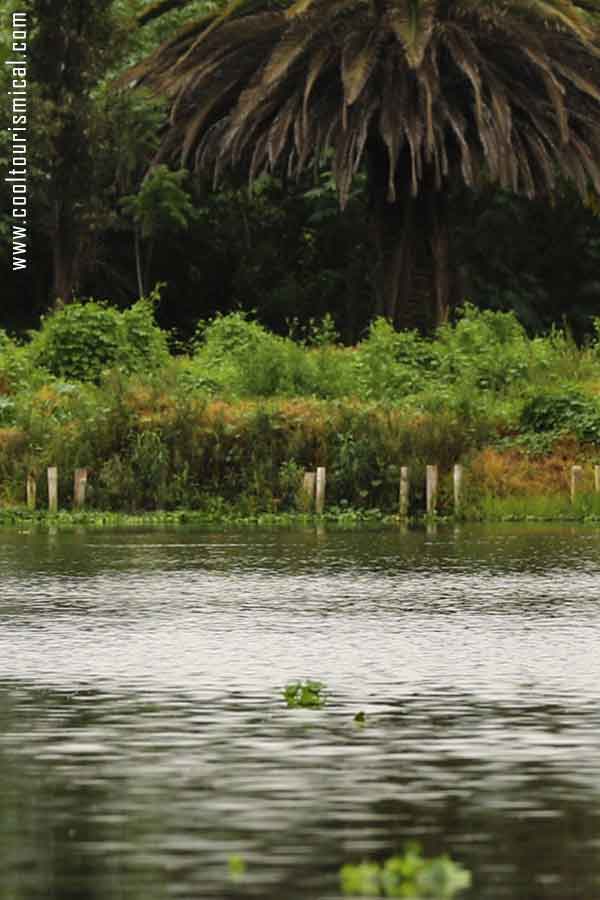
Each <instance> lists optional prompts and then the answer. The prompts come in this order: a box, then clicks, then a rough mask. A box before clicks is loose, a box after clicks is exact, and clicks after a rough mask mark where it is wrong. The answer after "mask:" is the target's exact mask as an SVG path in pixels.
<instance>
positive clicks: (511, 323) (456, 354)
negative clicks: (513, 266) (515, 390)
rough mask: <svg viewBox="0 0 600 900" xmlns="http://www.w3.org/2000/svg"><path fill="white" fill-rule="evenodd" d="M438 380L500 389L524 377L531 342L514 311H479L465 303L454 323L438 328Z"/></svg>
mask: <svg viewBox="0 0 600 900" xmlns="http://www.w3.org/2000/svg"><path fill="white" fill-rule="evenodd" d="M432 348H433V350H434V353H435V356H436V359H437V369H438V374H439V377H440V379H441V380H443V381H446V382H458V381H467V382H469V383H471V384H472V385H474V386H475V387H477V388H479V389H485V390H489V389H492V390H496V391H498V390H502V389H503V388H506V387H507V386H509V385H511V384H514V383H516V382H518V381H522V380H523V379H526V377H527V373H528V369H529V365H530V355H531V354H530V341H529V339H528V337H527V335H526V333H525V330H524V329H523V327H522V326H521V325H520V323H519V322H518V320H517V317H516V316H515V315H514V313H502V312H492V311H491V310H483V311H482V310H478V309H477V308H476V307H474V306H472V305H471V304H469V303H467V304H465V306H464V307H463V308H462V310H461V313H460V317H459V319H458V321H457V322H456V323H455V324H447V325H443V326H442V327H441V328H439V329H438V331H437V334H436V339H435V341H433V343H432Z"/></svg>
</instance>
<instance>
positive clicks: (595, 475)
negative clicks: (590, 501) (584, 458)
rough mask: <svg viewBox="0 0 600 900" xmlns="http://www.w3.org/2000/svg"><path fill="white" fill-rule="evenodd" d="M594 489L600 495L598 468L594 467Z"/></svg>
mask: <svg viewBox="0 0 600 900" xmlns="http://www.w3.org/2000/svg"><path fill="white" fill-rule="evenodd" d="M594 488H595V490H596V493H597V494H600V466H594Z"/></svg>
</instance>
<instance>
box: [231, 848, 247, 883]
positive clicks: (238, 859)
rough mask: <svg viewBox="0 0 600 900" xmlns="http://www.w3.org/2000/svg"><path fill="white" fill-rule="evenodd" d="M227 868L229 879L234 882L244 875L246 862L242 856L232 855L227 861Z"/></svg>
mask: <svg viewBox="0 0 600 900" xmlns="http://www.w3.org/2000/svg"><path fill="white" fill-rule="evenodd" d="M227 868H228V869H229V877H230V878H232V879H233V880H234V881H238V880H239V879H240V878H243V876H244V875H245V874H246V861H245V859H244V857H243V856H240V855H239V854H238V853H233V854H232V855H231V856H230V857H229V859H228V860H227Z"/></svg>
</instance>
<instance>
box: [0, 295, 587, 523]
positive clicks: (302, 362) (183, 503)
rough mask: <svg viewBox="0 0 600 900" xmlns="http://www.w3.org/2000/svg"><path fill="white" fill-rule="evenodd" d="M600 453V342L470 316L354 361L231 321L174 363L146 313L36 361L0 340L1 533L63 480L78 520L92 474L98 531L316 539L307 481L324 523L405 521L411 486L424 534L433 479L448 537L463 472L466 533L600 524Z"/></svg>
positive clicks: (83, 332)
mask: <svg viewBox="0 0 600 900" xmlns="http://www.w3.org/2000/svg"><path fill="white" fill-rule="evenodd" d="M105 319H106V322H105V321H104V320H105ZM107 323H108V324H110V325H111V328H112V329H113V331H110V329H108V324H107ZM323 328H324V326H323ZM103 329H105V332H103ZM113 332H114V335H116V337H114V335H113ZM99 334H102V335H103V339H102V341H100V340H99V338H98V335H99ZM111 335H113V337H111ZM111 341H113V344H114V346H113V344H111ZM599 446H600V343H599V342H598V341H595V342H593V343H591V344H590V345H589V346H587V347H583V348H578V347H577V346H575V345H574V344H573V342H572V341H571V340H570V338H569V337H568V335H566V334H563V333H559V332H554V333H553V334H551V335H549V336H547V337H544V338H533V339H531V338H529V337H528V336H527V335H526V333H525V332H524V330H523V329H522V327H521V326H520V325H519V323H518V322H517V320H516V319H515V317H514V316H512V315H509V314H504V313H491V312H478V311H477V310H474V309H473V308H472V307H467V308H466V309H465V310H464V311H463V313H462V315H461V316H460V317H459V318H458V319H457V321H456V322H455V323H454V324H452V325H447V326H444V327H443V328H440V329H439V330H438V332H437V334H436V335H435V337H434V338H433V339H426V338H424V337H422V336H420V335H418V334H416V333H414V332H404V333H397V332H394V331H393V329H391V327H390V326H389V325H388V324H387V323H386V322H384V321H383V320H379V321H377V322H375V323H374V324H373V326H372V328H371V331H370V333H369V335H368V336H367V337H366V338H365V340H364V341H363V342H362V343H361V344H359V345H358V346H357V347H342V346H340V345H338V344H336V343H335V339H334V337H332V335H331V333H330V332H327V330H326V329H325V330H322V331H321V332H319V333H318V334H317V337H316V338H314V337H313V340H312V343H307V342H304V343H297V342H294V341H291V340H290V339H287V338H282V337H279V336H277V335H273V334H270V333H269V332H267V331H266V330H265V329H264V328H262V327H261V326H260V325H258V324H257V323H255V322H250V321H248V320H247V318H245V317H244V316H242V315H241V314H239V313H234V314H232V315H230V316H224V317H220V318H218V319H216V320H215V321H214V322H213V323H210V324H209V325H206V324H205V325H203V328H202V331H201V335H200V337H199V338H198V342H197V344H196V345H195V346H194V347H192V348H190V350H189V352H188V353H187V354H179V355H178V356H173V355H171V354H170V353H169V351H168V348H167V336H166V335H165V334H164V333H162V332H160V330H159V329H157V327H156V325H155V324H154V322H153V318H152V308H151V306H150V305H149V304H147V303H141V304H137V305H136V307H134V308H132V310H128V311H127V312H125V313H118V312H116V311H115V310H108V309H106V308H104V307H102V306H100V305H98V304H94V303H88V304H73V305H71V306H69V307H67V308H65V310H64V311H63V312H61V313H58V314H56V315H55V316H53V317H52V318H51V319H50V320H48V321H47V322H45V323H44V325H43V327H42V329H41V331H40V332H39V333H38V334H36V335H35V336H34V338H33V339H32V340H31V341H30V342H29V343H28V344H25V345H19V344H17V343H16V342H15V341H13V340H11V339H10V338H8V337H7V336H5V335H4V336H3V335H1V334H0V508H1V509H4V510H6V511H7V512H5V513H3V514H2V515H4V517H5V518H7V519H10V517H11V516H13V517H14V514H13V512H11V510H15V509H19V508H21V507H22V506H24V504H25V503H26V499H27V497H28V494H27V485H28V484H29V502H30V503H31V504H32V506H35V507H36V508H37V509H39V510H46V509H48V506H49V496H48V495H49V489H48V477H47V470H48V468H52V469H56V470H57V471H56V485H57V494H58V508H59V509H67V510H68V509H72V508H73V506H74V500H75V499H76V498H75V494H76V491H75V489H74V474H75V471H76V470H77V469H79V470H82V469H84V470H85V472H86V476H87V484H86V497H85V507H86V510H89V513H86V515H89V516H90V517H92V518H93V517H94V516H100V519H101V520H103V519H104V518H106V516H107V515H109V514H116V515H118V516H125V517H126V516H127V515H132V516H133V517H134V519H137V517H138V516H139V515H141V514H144V517H145V520H146V521H150V520H151V519H152V517H154V516H158V517H159V518H160V519H161V521H164V518H162V517H164V516H174V517H175V518H176V519H178V518H181V517H183V518H184V519H185V518H189V517H190V516H191V517H195V518H197V519H198V520H202V521H208V522H211V521H222V522H224V521H228V520H234V521H236V522H245V521H248V522H251V523H255V522H257V521H261V522H262V521H273V522H279V521H282V522H284V523H287V522H288V521H297V520H299V521H302V517H303V516H307V515H309V514H310V513H311V512H312V511H313V509H314V507H312V502H311V500H310V498H308V497H307V495H306V492H305V491H304V490H303V483H304V476H305V474H306V473H307V472H314V471H315V470H316V469H317V468H318V467H325V468H326V499H325V514H326V519H329V520H331V521H333V520H335V521H338V520H339V521H342V522H354V521H358V522H363V521H367V520H369V521H370V520H377V519H378V517H379V518H380V519H381V520H382V521H385V520H387V519H388V518H389V519H390V520H391V521H394V517H395V516H397V515H398V513H399V486H400V478H401V470H402V469H403V468H404V467H407V468H408V477H409V482H410V496H409V500H408V506H407V513H408V518H409V519H410V520H417V521H418V520H420V519H421V518H422V517H423V516H424V513H425V510H426V490H425V473H426V468H427V467H428V466H431V465H435V466H437V467H438V473H439V482H438V491H437V506H436V508H437V514H438V516H439V517H440V518H441V519H444V518H450V519H451V518H452V517H453V516H454V515H455V512H456V510H455V504H454V483H453V472H454V467H455V466H456V465H457V464H458V465H461V466H462V467H463V473H464V477H463V492H462V496H461V503H460V518H463V519H467V520H470V521H481V520H485V521H492V520H505V521H516V520H527V519H531V518H534V519H540V520H552V519H555V520H593V519H594V517H596V516H598V515H600V504H599V503H598V501H597V499H596V495H595V493H594V491H595V479H594V466H596V465H598V464H599V463H600V452H599V449H598V448H599ZM575 465H577V466H581V477H580V478H579V479H578V484H577V490H578V497H577V499H576V503H575V505H573V504H571V502H570V489H571V488H570V478H571V472H572V468H573V466H575ZM53 484H54V482H53ZM34 491H35V495H36V496H35V502H34V498H33V493H34ZM161 510H164V511H165V512H164V513H163V512H159V511H161ZM178 510H185V511H187V510H189V511H190V512H189V513H188V512H183V513H180V512H177V511H178ZM19 515H20V514H19ZM36 515H37V514H36ZM42 518H43V516H42ZM34 520H35V517H34Z"/></svg>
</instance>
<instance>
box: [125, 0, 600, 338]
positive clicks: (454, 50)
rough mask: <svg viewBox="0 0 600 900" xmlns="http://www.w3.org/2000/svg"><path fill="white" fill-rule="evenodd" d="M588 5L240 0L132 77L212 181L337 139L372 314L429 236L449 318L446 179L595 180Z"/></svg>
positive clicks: (524, 185)
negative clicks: (366, 231) (364, 176)
mask: <svg viewBox="0 0 600 900" xmlns="http://www.w3.org/2000/svg"><path fill="white" fill-rule="evenodd" d="M176 2H177V5H181V2H180V0H179V2H178V0H176ZM585 2H586V0H290V2H286V0H280V2H277V0H233V2H232V3H231V4H230V6H229V7H228V8H227V9H226V10H225V12H224V13H221V14H214V15H212V16H209V17H207V18H205V19H204V20H202V21H200V22H195V23H192V24H189V25H187V26H186V27H185V28H184V29H183V30H182V31H180V32H179V33H178V34H177V35H176V36H175V37H173V38H172V39H171V40H169V41H168V42H167V43H165V44H164V45H163V46H162V47H161V48H159V50H158V51H157V52H156V53H155V54H154V55H153V56H152V57H150V58H149V59H148V60H146V61H144V62H143V63H142V64H141V65H139V66H138V67H136V69H134V70H133V71H132V72H131V73H130V76H129V79H130V81H131V80H136V81H137V82H142V83H146V84H148V85H150V86H151V87H153V88H154V89H156V90H158V91H161V92H163V93H164V94H165V95H166V96H167V97H168V98H169V101H170V125H169V128H168V130H167V132H166V134H165V137H164V141H163V145H162V150H161V159H167V158H172V157H178V158H179V159H180V161H181V162H182V163H183V164H185V165H188V166H190V167H192V168H195V169H204V170H206V169H209V170H211V171H212V172H213V173H214V177H215V180H218V179H219V176H220V175H221V173H222V172H223V171H224V170H225V169H226V168H227V167H236V168H241V169H243V170H245V171H246V172H247V174H248V176H249V178H250V179H251V180H252V179H254V178H255V177H256V176H257V175H259V174H260V173H262V172H264V171H265V170H266V171H269V172H279V173H281V174H282V175H285V176H286V177H290V176H292V177H294V176H299V175H300V174H301V173H302V172H304V171H305V170H307V169H309V168H310V167H315V168H316V167H318V166H319V163H320V161H321V160H322V158H323V154H324V153H325V152H326V151H329V152H330V153H331V154H332V166H333V172H334V175H335V179H336V183H337V189H338V192H339V198H340V202H341V204H342V206H343V205H344V203H345V202H346V200H347V198H348V195H349V192H350V188H351V183H352V179H353V176H354V175H355V173H356V172H357V170H358V169H359V167H360V166H361V165H362V164H363V163H365V164H366V167H367V172H368V185H369V191H370V199H371V208H372V213H373V223H374V233H375V237H376V246H377V250H378V258H379V260H380V263H381V299H380V306H379V311H380V312H381V313H383V314H385V315H386V316H387V317H388V318H389V319H390V320H392V321H398V320H399V318H400V317H401V309H402V304H403V303H406V302H408V301H409V300H410V298H411V295H412V293H413V291H414V284H415V261H416V259H417V257H418V256H419V254H421V257H420V258H422V251H423V248H427V251H428V254H429V259H430V279H429V283H430V288H429V290H428V294H429V299H430V301H431V303H432V306H433V308H434V309H435V311H436V317H437V320H438V321H442V320H443V319H444V318H445V317H446V315H447V310H448V303H449V296H450V281H451V279H450V260H449V245H448V237H449V231H448V216H447V203H448V191H449V188H450V187H451V186H453V185H455V184H456V183H457V182H462V183H464V184H465V185H467V186H468V187H472V186H474V185H475V184H476V183H477V182H478V181H479V180H481V179H487V180H488V181H493V182H496V183H498V184H499V185H501V186H503V187H505V188H508V189H511V190H513V191H515V192H518V193H522V194H526V195H527V196H529V197H534V196H538V195H542V194H546V195H552V194H553V192H554V191H555V190H556V188H557V183H558V182H559V180H560V179H562V178H564V177H566V178H568V179H570V180H572V181H573V182H574V183H575V185H576V187H577V189H578V190H579V192H580V193H581V194H582V196H586V195H587V194H588V192H589V189H590V185H591V186H593V188H594V189H595V190H596V191H597V192H598V191H600V166H599V161H600V30H599V27H598V21H599V19H598V11H599V10H600V6H599V3H598V0H587V5H584V3H585ZM164 5H165V3H164V0H163V4H162V6H164ZM167 5H168V0H167ZM158 6H159V7H160V6H161V4H158Z"/></svg>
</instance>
